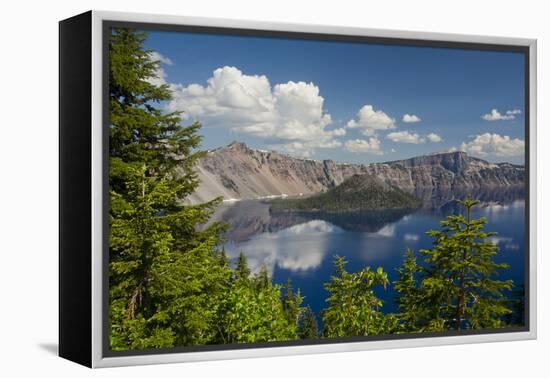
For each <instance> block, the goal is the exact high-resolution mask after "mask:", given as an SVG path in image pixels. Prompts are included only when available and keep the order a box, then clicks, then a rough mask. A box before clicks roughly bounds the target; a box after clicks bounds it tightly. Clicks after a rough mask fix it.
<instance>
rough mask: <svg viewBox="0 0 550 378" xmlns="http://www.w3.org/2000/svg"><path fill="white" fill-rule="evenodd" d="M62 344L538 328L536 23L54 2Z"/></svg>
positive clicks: (190, 345)
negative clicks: (285, 17)
mask: <svg viewBox="0 0 550 378" xmlns="http://www.w3.org/2000/svg"><path fill="white" fill-rule="evenodd" d="M59 69H60V273H59V274H60V276H59V282H60V285H59V287H60V292H59V295H60V298H59V300H60V309H59V311H60V314H59V320H60V326H59V329H60V332H59V343H60V345H59V347H60V349H59V351H60V355H61V356H62V357H65V358H68V359H70V360H73V361H75V362H78V363H80V364H83V365H86V366H90V367H107V366H121V365H135V364H146V363H165V362H180V361H200V360H213V359H229V358H241V357H254V356H280V355H290V354H300V353H324V352H339V351H354V350H368V349H379V348H395V347H412V346H427V345H444V344H455V343H474V342H490V341H504V340H521V339H531V338H535V337H536V300H535V298H536V295H535V294H536V287H535V282H536V276H535V275H536V261H535V259H536V244H535V242H536V238H535V229H536V227H535V220H536V213H535V212H536V192H535V189H536V185H535V177H536V161H535V156H536V150H535V146H536V143H535V142H536V134H535V133H536V128H535V125H536V108H535V104H536V98H535V95H536V78H535V73H536V42H535V41H534V40H527V39H517V38H502V37H482V36H463V35H450V34H431V33H416V32H405V31H387V30H372V29H359V28H344V27H327V26H315V25H293V24H271V23H260V22H250V21H247V22H244V21H231V20H216V19H206V18H205V19H202V18H187V17H173V16H159V15H142V14H128V13H111V12H96V11H91V12H87V13H84V14H82V15H78V16H75V17H73V18H70V19H67V20H64V21H61V22H60V67H59Z"/></svg>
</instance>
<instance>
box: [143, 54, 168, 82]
mask: <svg viewBox="0 0 550 378" xmlns="http://www.w3.org/2000/svg"><path fill="white" fill-rule="evenodd" d="M149 59H150V60H151V61H153V62H156V61H158V62H159V64H158V67H157V70H156V73H155V74H156V77H150V78H149V80H147V81H148V82H149V83H151V84H153V85H163V84H167V82H166V76H167V75H166V72H165V71H164V68H163V65H164V64H166V65H167V66H171V65H172V64H173V63H172V61H171V60H170V58H168V57H166V56H164V55H162V54H160V53H158V52H156V51H152V52H151V53H149Z"/></svg>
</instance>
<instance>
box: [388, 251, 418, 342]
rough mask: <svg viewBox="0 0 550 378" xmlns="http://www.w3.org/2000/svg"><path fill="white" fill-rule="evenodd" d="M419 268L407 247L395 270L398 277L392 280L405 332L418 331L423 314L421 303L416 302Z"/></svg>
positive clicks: (400, 320) (401, 324) (399, 315)
mask: <svg viewBox="0 0 550 378" xmlns="http://www.w3.org/2000/svg"><path fill="white" fill-rule="evenodd" d="M419 270H420V269H419V267H418V265H417V262H416V256H415V254H414V252H413V251H412V250H411V249H410V248H407V252H406V253H405V260H404V261H403V266H402V267H401V268H399V269H398V270H397V272H398V273H399V279H398V280H397V281H395V282H394V288H395V291H396V293H397V294H396V298H395V301H396V303H397V306H398V308H399V314H398V318H399V323H400V326H401V329H404V330H406V331H407V332H415V331H420V329H419V328H418V327H419V323H420V320H421V319H422V318H423V315H425V314H422V312H423V311H424V308H423V306H422V303H419V302H418V300H419V298H420V295H419V289H418V283H417V282H418V281H417V280H418V274H419Z"/></svg>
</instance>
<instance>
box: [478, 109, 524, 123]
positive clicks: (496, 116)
mask: <svg viewBox="0 0 550 378" xmlns="http://www.w3.org/2000/svg"><path fill="white" fill-rule="evenodd" d="M518 114H521V110H519V109H513V110H507V111H506V112H505V113H504V114H502V113H500V112H499V111H498V110H497V109H491V112H490V113H487V114H483V115H482V116H481V118H482V119H484V120H485V121H507V120H511V119H514V118H516V115H518Z"/></svg>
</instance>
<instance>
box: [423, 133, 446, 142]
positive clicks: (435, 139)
mask: <svg viewBox="0 0 550 378" xmlns="http://www.w3.org/2000/svg"><path fill="white" fill-rule="evenodd" d="M426 138H428V140H429V141H430V142H432V143H438V142H441V141H442V140H443V139H441V137H440V136H439V135H437V134H436V133H429V134H428V135H426Z"/></svg>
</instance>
